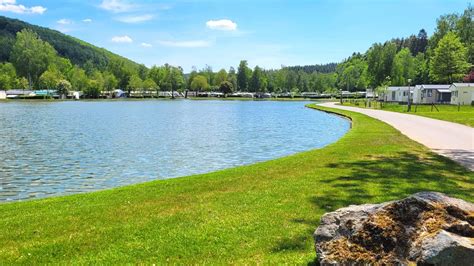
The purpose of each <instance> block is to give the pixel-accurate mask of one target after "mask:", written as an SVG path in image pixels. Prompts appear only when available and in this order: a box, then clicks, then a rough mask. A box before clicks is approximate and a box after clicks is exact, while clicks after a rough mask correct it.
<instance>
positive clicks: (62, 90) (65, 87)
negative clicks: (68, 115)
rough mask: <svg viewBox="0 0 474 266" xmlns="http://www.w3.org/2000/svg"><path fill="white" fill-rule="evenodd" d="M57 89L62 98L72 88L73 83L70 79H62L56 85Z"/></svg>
mask: <svg viewBox="0 0 474 266" xmlns="http://www.w3.org/2000/svg"><path fill="white" fill-rule="evenodd" d="M56 89H57V92H58V94H59V95H61V98H64V97H65V96H66V95H67V94H68V93H69V91H70V90H71V89H72V85H71V83H70V82H69V81H67V80H65V79H61V80H59V81H58V83H57V85H56Z"/></svg>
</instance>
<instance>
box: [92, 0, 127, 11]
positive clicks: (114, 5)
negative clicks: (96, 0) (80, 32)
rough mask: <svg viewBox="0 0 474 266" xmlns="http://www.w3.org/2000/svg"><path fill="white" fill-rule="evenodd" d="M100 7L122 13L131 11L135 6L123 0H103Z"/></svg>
mask: <svg viewBox="0 0 474 266" xmlns="http://www.w3.org/2000/svg"><path fill="white" fill-rule="evenodd" d="M100 7H101V8H102V9H105V10H108V11H112V12H115V13H121V12H127V11H130V10H132V9H133V8H134V7H135V6H134V5H132V4H130V3H128V2H126V1H123V0H103V1H102V4H100Z"/></svg>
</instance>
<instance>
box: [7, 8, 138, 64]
mask: <svg viewBox="0 0 474 266" xmlns="http://www.w3.org/2000/svg"><path fill="white" fill-rule="evenodd" d="M25 28H26V29H30V30H32V31H34V32H36V33H37V34H38V35H39V37H40V38H41V39H42V40H43V41H46V42H48V43H49V44H51V45H52V46H53V47H54V48H55V49H56V51H57V52H58V54H59V55H60V56H61V57H65V58H68V59H69V60H70V61H71V62H72V63H73V64H75V65H79V66H81V67H83V66H84V65H85V64H86V63H88V62H89V63H92V64H93V65H94V66H95V67H96V68H98V69H100V70H104V69H106V67H107V65H108V64H109V62H110V61H112V60H118V61H120V62H121V63H123V64H126V65H130V66H132V67H133V68H137V67H138V66H139V64H138V63H136V62H134V61H132V60H129V59H127V58H125V57H122V56H120V55H117V54H114V53H112V52H110V51H108V50H106V49H104V48H99V47H97V46H94V45H92V44H90V43H87V42H85V41H82V40H79V39H77V38H74V37H72V36H69V35H66V34H63V33H61V32H59V31H56V30H52V29H49V28H45V27H40V26H36V25H32V24H29V23H27V22H24V21H21V20H18V19H12V18H7V17H4V16H0V62H5V61H8V60H9V55H10V51H11V49H12V47H13V44H14V43H15V37H16V33H17V32H19V31H21V30H23V29H25Z"/></svg>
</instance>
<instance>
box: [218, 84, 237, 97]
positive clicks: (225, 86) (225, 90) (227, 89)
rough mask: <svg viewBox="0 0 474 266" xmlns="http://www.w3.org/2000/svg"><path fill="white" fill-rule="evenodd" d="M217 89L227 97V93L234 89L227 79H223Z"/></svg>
mask: <svg viewBox="0 0 474 266" xmlns="http://www.w3.org/2000/svg"><path fill="white" fill-rule="evenodd" d="M219 90H220V91H221V92H222V93H224V97H227V94H229V93H232V91H233V90H234V88H233V86H232V83H230V82H229V81H223V82H222V83H221V85H220V86H219Z"/></svg>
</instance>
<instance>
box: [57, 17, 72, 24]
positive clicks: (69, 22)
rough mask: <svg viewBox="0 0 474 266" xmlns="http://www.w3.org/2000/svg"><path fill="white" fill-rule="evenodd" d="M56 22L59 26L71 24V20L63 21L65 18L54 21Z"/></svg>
mask: <svg viewBox="0 0 474 266" xmlns="http://www.w3.org/2000/svg"><path fill="white" fill-rule="evenodd" d="M56 22H57V23H58V24H61V25H69V24H71V23H72V21H71V20H69V19H65V18H63V19H60V20H58V21H56Z"/></svg>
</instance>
